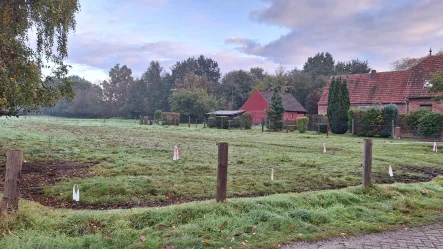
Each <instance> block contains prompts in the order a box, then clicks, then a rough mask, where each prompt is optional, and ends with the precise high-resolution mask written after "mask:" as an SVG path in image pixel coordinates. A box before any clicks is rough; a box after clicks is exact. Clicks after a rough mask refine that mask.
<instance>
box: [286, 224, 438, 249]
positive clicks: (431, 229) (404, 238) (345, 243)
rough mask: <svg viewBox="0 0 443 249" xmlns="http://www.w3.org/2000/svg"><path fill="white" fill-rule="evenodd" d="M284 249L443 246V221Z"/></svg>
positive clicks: (396, 248) (364, 248)
mask: <svg viewBox="0 0 443 249" xmlns="http://www.w3.org/2000/svg"><path fill="white" fill-rule="evenodd" d="M282 248H283V249H295V248H297V249H336V248H340V249H341V248H346V249H351V248H355V249H385V248H386V249H401V248H406V249H424V248H438V249H441V248H443V222H439V223H436V224H434V225H430V226H423V227H416V228H410V229H407V230H406V229H402V230H397V231H392V232H383V233H375V234H369V235H364V236H358V237H352V238H340V239H332V240H323V241H318V242H314V243H306V242H297V243H294V244H291V245H287V246H284V247H282Z"/></svg>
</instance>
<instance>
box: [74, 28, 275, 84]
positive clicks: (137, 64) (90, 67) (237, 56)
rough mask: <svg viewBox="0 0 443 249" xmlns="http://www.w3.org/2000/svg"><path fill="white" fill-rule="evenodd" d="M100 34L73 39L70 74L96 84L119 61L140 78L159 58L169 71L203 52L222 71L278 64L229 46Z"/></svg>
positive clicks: (237, 42) (268, 68)
mask: <svg viewBox="0 0 443 249" xmlns="http://www.w3.org/2000/svg"><path fill="white" fill-rule="evenodd" d="M98 37H99V35H98V34H95V33H93V32H92V33H88V34H86V33H83V34H81V35H78V36H75V37H73V39H72V40H71V41H70V42H71V45H70V47H69V61H68V62H69V63H70V64H71V65H73V67H74V68H73V69H71V71H70V74H79V75H81V76H82V77H85V78H86V79H88V80H90V81H92V82H94V83H96V82H97V81H102V80H104V79H106V78H107V73H105V72H108V71H109V69H110V68H111V67H113V66H114V65H115V64H117V63H119V64H121V65H127V66H128V67H129V68H131V70H132V72H133V75H134V76H135V77H139V76H141V74H142V73H143V72H144V71H146V69H147V67H148V66H149V63H150V61H152V60H157V61H159V62H160V64H161V66H162V67H163V68H164V69H165V70H166V71H169V69H170V67H171V66H173V65H174V64H175V63H176V62H177V61H181V60H185V59H186V58H189V57H193V56H194V57H197V56H199V55H200V54H203V55H205V56H206V57H210V58H212V59H214V60H215V61H217V62H218V64H219V67H220V69H221V71H222V72H223V73H227V72H229V71H231V70H238V69H244V70H249V69H250V68H251V67H262V68H264V69H266V70H268V71H270V72H273V71H274V70H275V68H276V67H277V66H278V64H277V63H275V62H273V61H271V60H268V59H264V58H260V57H259V56H250V55H244V54H241V53H238V52H235V51H232V50H228V49H226V50H222V51H219V52H209V51H206V50H205V49H203V48H199V47H195V46H192V45H189V44H186V43H183V42H173V41H159V42H143V41H140V40H138V39H137V38H134V37H125V38H119V39H117V38H115V39H105V40H102V39H99V38H98ZM228 40H229V41H228ZM228 40H227V42H229V43H236V44H241V42H240V40H237V39H235V38H232V39H228ZM244 42H247V41H244ZM82 72H83V73H82ZM100 79H101V80H100Z"/></svg>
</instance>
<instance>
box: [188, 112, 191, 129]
mask: <svg viewBox="0 0 443 249" xmlns="http://www.w3.org/2000/svg"><path fill="white" fill-rule="evenodd" d="M188 127H191V115H189V116H188Z"/></svg>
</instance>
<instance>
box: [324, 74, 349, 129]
mask: <svg viewBox="0 0 443 249" xmlns="http://www.w3.org/2000/svg"><path fill="white" fill-rule="evenodd" d="M349 107H350V100H349V92H348V87H347V85H346V80H342V78H341V77H340V78H337V79H336V78H334V77H333V78H332V81H331V86H330V87H329V96H328V111H327V115H328V121H329V126H330V127H331V130H332V132H333V133H336V134H343V133H345V132H346V131H347V130H348V110H349Z"/></svg>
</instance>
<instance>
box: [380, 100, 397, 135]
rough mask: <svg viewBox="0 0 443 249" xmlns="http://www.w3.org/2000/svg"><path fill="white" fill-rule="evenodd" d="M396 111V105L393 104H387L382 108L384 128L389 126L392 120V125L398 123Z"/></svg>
mask: <svg viewBox="0 0 443 249" xmlns="http://www.w3.org/2000/svg"><path fill="white" fill-rule="evenodd" d="M398 112H399V111H398V106H397V105H394V104H390V105H387V106H385V107H384V108H383V122H384V125H385V127H386V128H387V127H391V125H392V120H394V125H397V124H398ZM387 129H388V128H387Z"/></svg>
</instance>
